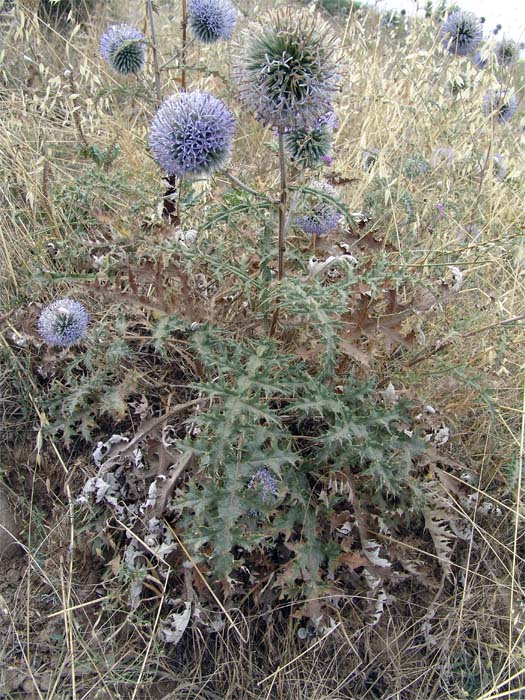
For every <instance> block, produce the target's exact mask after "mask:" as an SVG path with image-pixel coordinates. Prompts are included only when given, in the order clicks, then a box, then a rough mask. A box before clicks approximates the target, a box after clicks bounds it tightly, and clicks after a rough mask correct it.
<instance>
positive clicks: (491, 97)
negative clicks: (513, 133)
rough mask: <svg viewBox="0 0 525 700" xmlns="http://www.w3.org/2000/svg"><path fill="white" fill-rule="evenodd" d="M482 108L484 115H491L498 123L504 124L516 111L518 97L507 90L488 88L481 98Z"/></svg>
mask: <svg viewBox="0 0 525 700" xmlns="http://www.w3.org/2000/svg"><path fill="white" fill-rule="evenodd" d="M482 109H483V114H484V115H485V116H486V117H491V116H492V117H494V118H495V119H497V121H498V123H499V124H504V123H505V122H508V121H510V120H511V119H512V117H513V116H514V114H515V113H516V110H517V109H518V99H517V97H516V95H513V94H512V93H511V92H509V90H505V89H503V88H494V89H492V90H489V91H488V92H487V93H486V95H485V97H484V98H483V104H482Z"/></svg>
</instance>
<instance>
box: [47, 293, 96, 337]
mask: <svg viewBox="0 0 525 700" xmlns="http://www.w3.org/2000/svg"><path fill="white" fill-rule="evenodd" d="M88 323H89V316H88V314H87V312H86V310H85V308H84V307H83V306H82V304H81V303H80V302H78V301H73V299H67V298H65V299H59V300H58V301H54V302H53V303H52V304H50V305H49V306H46V307H45V309H44V310H43V311H42V313H41V314H40V317H39V319H38V322H37V327H38V332H39V333H40V335H41V336H42V338H43V339H44V340H45V341H46V343H48V345H58V346H60V347H68V346H69V345H74V344H75V343H77V342H78V341H79V340H81V339H82V338H83V337H84V336H85V335H86V331H87V327H88Z"/></svg>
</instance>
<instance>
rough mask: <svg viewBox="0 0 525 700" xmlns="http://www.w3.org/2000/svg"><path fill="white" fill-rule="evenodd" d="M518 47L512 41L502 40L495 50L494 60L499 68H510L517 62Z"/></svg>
mask: <svg viewBox="0 0 525 700" xmlns="http://www.w3.org/2000/svg"><path fill="white" fill-rule="evenodd" d="M520 52H521V49H520V45H519V44H518V43H517V42H516V41H513V40H512V39H507V38H503V39H502V40H501V41H498V43H497V44H496V48H495V54H496V60H497V61H498V63H499V65H500V66H511V65H513V64H514V63H516V62H517V61H518V60H519V57H520Z"/></svg>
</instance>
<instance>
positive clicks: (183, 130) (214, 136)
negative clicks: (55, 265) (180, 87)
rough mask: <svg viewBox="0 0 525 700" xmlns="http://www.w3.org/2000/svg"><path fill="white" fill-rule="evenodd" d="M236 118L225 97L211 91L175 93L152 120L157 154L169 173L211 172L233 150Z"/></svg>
mask: <svg viewBox="0 0 525 700" xmlns="http://www.w3.org/2000/svg"><path fill="white" fill-rule="evenodd" d="M234 129H235V119H234V117H233V114H232V113H231V112H230V111H229V110H228V109H227V108H226V106H225V105H224V103H223V102H221V100H219V99H217V98H216V97H213V95H210V94H209V93H207V92H185V93H182V94H180V95H172V96H171V97H169V98H168V99H167V100H165V102H163V103H162V104H161V106H160V107H159V109H158V111H157V114H156V115H155V117H154V118H153V121H152V123H151V129H150V135H149V144H150V148H151V151H152V153H153V157H154V158H155V160H156V161H157V163H158V164H159V165H160V166H161V167H162V168H164V170H166V172H167V173H168V175H177V176H179V177H185V176H186V175H210V174H211V173H213V172H215V171H216V170H220V169H221V168H223V167H224V166H225V165H226V163H227V161H228V159H229V157H230V152H231V146H232V140H233V132H234Z"/></svg>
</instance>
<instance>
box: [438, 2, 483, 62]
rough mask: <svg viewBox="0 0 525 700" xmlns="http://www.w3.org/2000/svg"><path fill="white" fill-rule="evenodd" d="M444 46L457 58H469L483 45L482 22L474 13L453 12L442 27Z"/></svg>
mask: <svg viewBox="0 0 525 700" xmlns="http://www.w3.org/2000/svg"><path fill="white" fill-rule="evenodd" d="M440 34H441V38H442V42H443V46H444V47H445V49H447V51H450V53H453V54H456V55H457V56H468V55H469V54H471V53H473V52H474V51H475V50H476V49H477V48H478V46H479V45H480V44H481V41H482V39H483V26H482V22H481V21H480V20H479V18H478V17H477V16H476V15H475V14H474V13H473V12H465V11H463V10H458V11H457V12H452V13H451V14H450V15H449V16H448V17H447V19H446V20H445V21H444V22H443V24H442V25H441V30H440Z"/></svg>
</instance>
